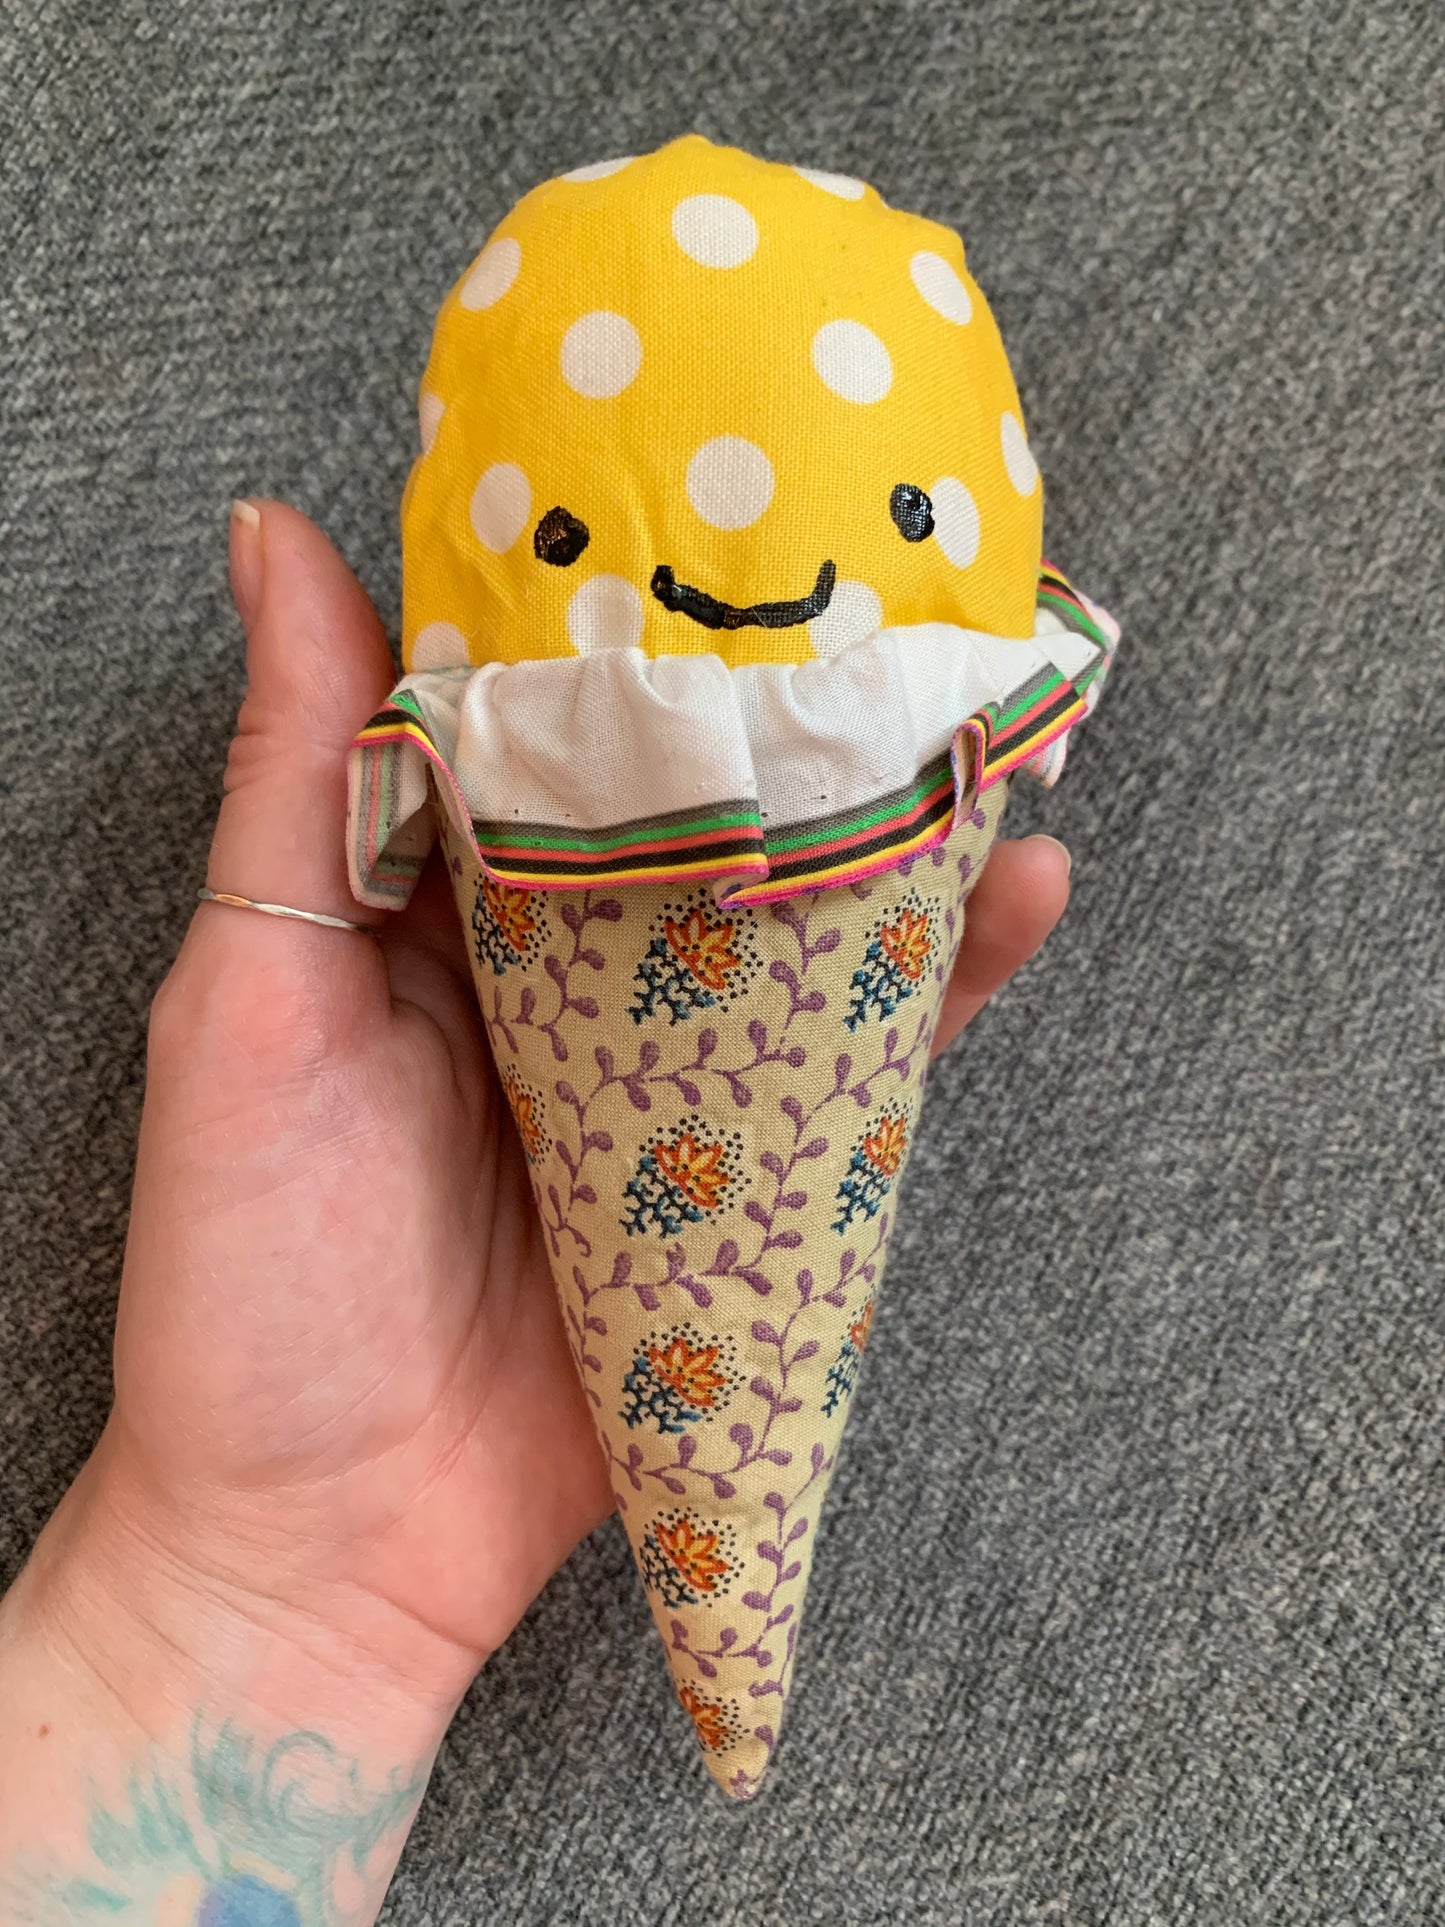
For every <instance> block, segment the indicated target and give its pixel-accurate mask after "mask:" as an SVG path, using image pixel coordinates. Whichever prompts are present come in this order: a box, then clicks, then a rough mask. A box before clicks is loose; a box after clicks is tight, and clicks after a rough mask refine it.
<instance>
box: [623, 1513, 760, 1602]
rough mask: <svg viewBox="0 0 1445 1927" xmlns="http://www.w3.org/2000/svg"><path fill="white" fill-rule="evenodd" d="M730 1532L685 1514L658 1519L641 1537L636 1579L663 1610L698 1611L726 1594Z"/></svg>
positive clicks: (730, 1558) (730, 1570)
mask: <svg viewBox="0 0 1445 1927" xmlns="http://www.w3.org/2000/svg"><path fill="white" fill-rule="evenodd" d="M735 1536H736V1535H735V1534H734V1532H733V1530H732V1527H731V1526H727V1525H722V1524H719V1523H717V1522H716V1521H711V1522H710V1521H706V1520H703V1519H698V1518H695V1517H694V1516H693V1514H692V1513H690V1512H669V1513H662V1514H660V1515H659V1516H658V1517H657V1518H655V1519H654V1520H653V1521H652V1523H651V1525H650V1526H649V1527H648V1528H647V1531H646V1532H645V1533H644V1534H643V1539H642V1550H641V1552H640V1553H639V1554H638V1559H639V1562H640V1563H641V1566H642V1576H643V1578H644V1579H645V1580H646V1581H647V1583H648V1585H650V1586H651V1587H652V1588H653V1589H654V1590H655V1591H656V1592H659V1593H661V1595H662V1597H663V1599H664V1600H665V1601H666V1602H667V1604H668V1605H669V1606H698V1605H701V1604H703V1603H704V1602H705V1601H706V1600H709V1599H715V1598H717V1597H718V1595H719V1594H720V1593H723V1592H726V1590H727V1587H728V1582H729V1581H730V1580H731V1578H732V1575H733V1566H734V1559H733V1556H732V1555H733V1541H734V1539H735Z"/></svg>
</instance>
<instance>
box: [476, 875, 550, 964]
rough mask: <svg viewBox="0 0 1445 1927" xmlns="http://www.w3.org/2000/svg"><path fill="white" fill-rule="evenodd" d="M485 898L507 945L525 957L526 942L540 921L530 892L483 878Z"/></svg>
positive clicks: (489, 878) (492, 879) (490, 878)
mask: <svg viewBox="0 0 1445 1927" xmlns="http://www.w3.org/2000/svg"><path fill="white" fill-rule="evenodd" d="M482 895H483V896H484V897H485V898H486V901H487V908H488V909H489V910H490V911H491V913H492V916H493V918H494V920H495V922H496V925H497V928H498V929H499V930H500V931H501V933H502V935H503V936H504V937H505V938H506V940H507V943H508V946H509V947H510V948H511V949H513V950H515V951H516V953H517V955H518V956H519V957H520V956H523V955H524V954H525V952H526V949H527V939H528V937H530V936H531V934H532V932H533V931H534V930H535V929H536V928H537V920H536V918H535V917H534V916H533V915H532V914H531V903H532V893H531V891H530V890H518V889H516V888H514V886H513V885H511V884H510V883H498V882H496V881H495V879H494V878H492V877H483V878H482Z"/></svg>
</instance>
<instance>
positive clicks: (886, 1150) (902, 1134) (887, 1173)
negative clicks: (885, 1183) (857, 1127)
mask: <svg viewBox="0 0 1445 1927" xmlns="http://www.w3.org/2000/svg"><path fill="white" fill-rule="evenodd" d="M907 1148H908V1122H907V1119H906V1118H901V1117H885V1118H882V1119H881V1120H880V1121H879V1124H878V1128H877V1129H876V1130H874V1131H870V1132H869V1133H868V1134H867V1136H866V1137H865V1138H864V1139H863V1155H864V1157H866V1158H867V1160H868V1162H869V1163H870V1164H871V1165H872V1166H873V1169H874V1170H875V1171H879V1172H881V1173H882V1174H883V1176H884V1177H885V1178H894V1177H897V1175H898V1167H899V1165H900V1164H902V1162H903V1153H904V1151H905V1150H907Z"/></svg>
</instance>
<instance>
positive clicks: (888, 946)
mask: <svg viewBox="0 0 1445 1927" xmlns="http://www.w3.org/2000/svg"><path fill="white" fill-rule="evenodd" d="M930 922H931V918H930V917H929V915H928V913H927V912H926V911H919V910H910V909H909V907H908V905H907V904H905V905H904V906H903V909H902V911H901V912H900V913H899V917H898V921H897V922H896V923H885V924H884V926H883V928H882V929H881V930H880V931H879V932H878V941H879V943H880V944H881V945H882V947H883V952H884V955H885V956H888V957H891V958H892V959H893V961H894V963H896V964H897V966H898V968H899V969H900V970H901V971H902V972H903V974H904V976H905V977H907V978H909V979H911V980H912V982H914V983H917V981H918V979H919V978H920V977H921V976H922V975H923V973H924V971H925V970H926V969H927V968H928V959H929V958H930V957H931V956H932V954H933V939H932V938H931V937H930V936H929V934H928V927H929V924H930Z"/></svg>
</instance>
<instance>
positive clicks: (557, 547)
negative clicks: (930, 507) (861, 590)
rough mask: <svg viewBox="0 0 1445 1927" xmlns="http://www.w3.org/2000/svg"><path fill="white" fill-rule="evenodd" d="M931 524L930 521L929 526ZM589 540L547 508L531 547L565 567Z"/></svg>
mask: <svg viewBox="0 0 1445 1927" xmlns="http://www.w3.org/2000/svg"><path fill="white" fill-rule="evenodd" d="M932 526H933V524H932V523H931V522H930V523H929V527H930V528H932ZM590 540H591V537H590V536H589V534H588V532H587V524H586V523H585V522H579V521H578V519H577V517H576V516H575V515H571V514H569V513H568V512H567V510H566V509H548V511H547V513H546V514H545V515H544V516H543V517H542V519H541V521H540V522H539V523H538V524H537V532H536V534H535V535H534V536H533V537H532V547H533V548H534V549H535V550H536V553H537V560H538V561H539V562H550V563H552V564H553V566H554V567H556V568H559V569H565V568H567V567H568V566H569V564H571V563H573V562H575V561H576V560H577V558H578V556H579V555H581V553H582V551H583V550H584V549H585V548H586V546H587V544H588V542H589V541H590Z"/></svg>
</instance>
